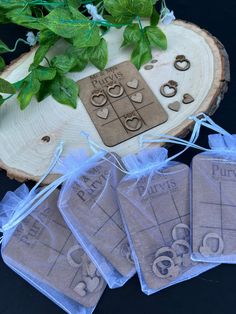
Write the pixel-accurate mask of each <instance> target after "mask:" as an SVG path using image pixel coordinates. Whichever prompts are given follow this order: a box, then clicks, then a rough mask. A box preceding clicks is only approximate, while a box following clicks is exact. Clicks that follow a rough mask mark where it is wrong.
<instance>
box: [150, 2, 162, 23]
mask: <svg viewBox="0 0 236 314" xmlns="http://www.w3.org/2000/svg"><path fill="white" fill-rule="evenodd" d="M159 20H160V14H159V13H158V12H157V10H156V8H155V6H154V8H153V12H152V16H151V18H150V22H151V26H157V24H158V23H159Z"/></svg>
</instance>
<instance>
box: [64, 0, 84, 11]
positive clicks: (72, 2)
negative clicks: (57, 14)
mask: <svg viewBox="0 0 236 314" xmlns="http://www.w3.org/2000/svg"><path fill="white" fill-rule="evenodd" d="M66 3H67V5H68V6H70V7H73V8H75V9H78V8H79V7H80V6H81V4H82V1H80V0H66Z"/></svg>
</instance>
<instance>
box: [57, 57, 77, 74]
mask: <svg viewBox="0 0 236 314" xmlns="http://www.w3.org/2000/svg"><path fill="white" fill-rule="evenodd" d="M76 62H77V60H76V58H74V57H73V56H70V57H69V56H67V55H58V56H55V57H54V58H53V59H52V61H51V65H52V66H53V67H54V68H56V69H57V71H58V73H60V74H64V73H67V72H69V71H70V70H71V69H72V68H73V67H75V66H76Z"/></svg>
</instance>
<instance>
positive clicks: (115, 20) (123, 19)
mask: <svg viewBox="0 0 236 314" xmlns="http://www.w3.org/2000/svg"><path fill="white" fill-rule="evenodd" d="M103 17H104V19H105V20H106V21H108V22H110V23H112V24H117V26H115V27H116V28H121V27H122V25H123V24H125V25H127V24H132V21H133V17H132V16H123V15H122V16H111V15H104V16H103ZM119 25H120V26H119Z"/></svg>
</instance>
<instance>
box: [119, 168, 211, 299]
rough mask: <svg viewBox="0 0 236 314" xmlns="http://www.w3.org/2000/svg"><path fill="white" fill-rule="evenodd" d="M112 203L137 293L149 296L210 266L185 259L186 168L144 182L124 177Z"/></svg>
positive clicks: (154, 175) (163, 172)
mask: <svg viewBox="0 0 236 314" xmlns="http://www.w3.org/2000/svg"><path fill="white" fill-rule="evenodd" d="M147 184H148V185H147ZM118 198H119V201H120V204H121V210H122V217H123V220H124V223H125V224H126V228H127V230H128V232H129V238H130V241H131V243H132V245H131V247H132V248H133V250H134V251H133V252H132V253H133V254H134V255H133V256H134V257H135V258H134V260H135V263H136V269H140V273H139V277H140V278H143V279H142V280H141V286H142V290H143V292H145V293H147V294H150V293H154V292H156V291H158V290H160V289H163V288H165V287H167V286H169V285H171V284H173V283H177V282H180V281H183V280H185V279H187V278H190V277H193V276H196V275H198V274H199V271H204V270H207V269H209V268H211V267H212V264H205V265H204V264H201V263H198V264H195V265H193V263H192V261H191V259H190V235H189V233H190V230H189V225H190V210H189V208H190V206H189V205H190V198H189V168H188V166H186V165H184V164H176V165H173V166H170V167H168V168H166V169H163V170H158V173H155V172H153V173H152V175H151V176H150V177H149V175H145V176H142V177H141V178H138V179H137V178H132V177H131V178H129V177H127V179H126V177H125V178H124V179H122V181H121V183H120V184H119V186H118ZM183 260H184V261H183ZM187 260H188V262H187Z"/></svg>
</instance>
